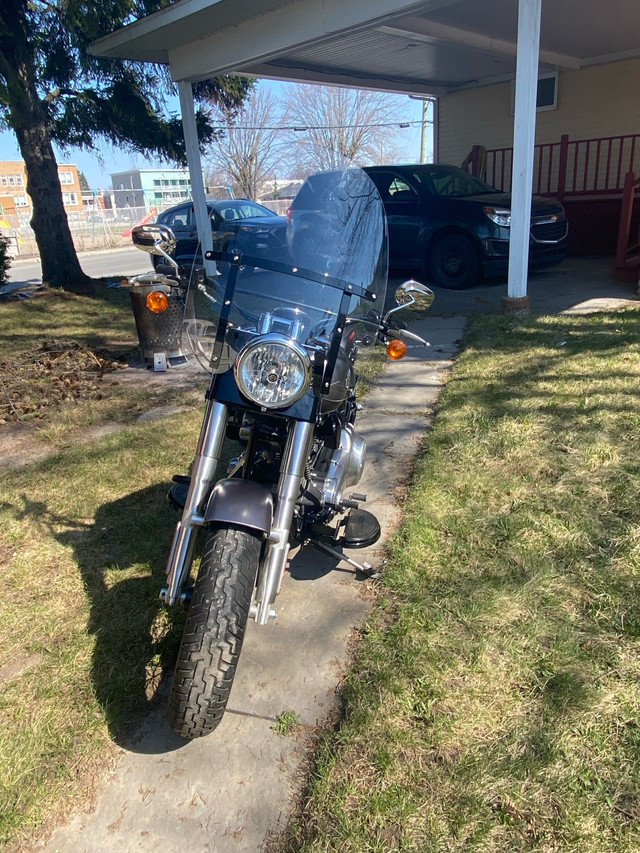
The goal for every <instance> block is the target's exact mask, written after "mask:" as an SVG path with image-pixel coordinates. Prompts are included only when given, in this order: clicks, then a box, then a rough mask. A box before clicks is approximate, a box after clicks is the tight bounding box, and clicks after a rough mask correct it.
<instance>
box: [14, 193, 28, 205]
mask: <svg viewBox="0 0 640 853" xmlns="http://www.w3.org/2000/svg"><path fill="white" fill-rule="evenodd" d="M13 201H14V203H15V206H16V207H29V202H28V201H27V197H26V195H15V196H14V197H13Z"/></svg>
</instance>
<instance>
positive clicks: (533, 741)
mask: <svg viewBox="0 0 640 853" xmlns="http://www.w3.org/2000/svg"><path fill="white" fill-rule="evenodd" d="M639 387H640V313H639V312H638V311H636V310H629V311H625V312H620V313H605V314H594V315H589V316H574V317H542V318H531V317H529V318H525V319H518V318H510V317H484V318H478V319H477V320H474V321H473V322H472V323H471V325H470V328H469V330H468V332H467V334H466V336H465V342H464V348H463V351H462V353H461V354H460V357H459V358H458V360H457V362H456V364H455V367H454V370H453V374H452V376H451V379H450V381H449V383H448V384H447V386H446V388H445V390H444V392H443V394H442V397H441V400H440V405H439V411H438V414H437V417H436V421H435V425H434V428H433V431H432V432H431V433H430V434H429V435H428V436H427V438H426V440H425V444H424V447H423V449H422V452H421V454H420V457H419V460H418V462H417V465H416V468H415V472H414V477H413V482H412V485H411V489H410V494H409V497H408V500H407V503H406V507H405V522H404V525H403V526H402V528H401V529H400V530H399V532H398V533H397V535H396V536H395V538H394V540H393V541H392V543H391V545H390V554H389V556H390V561H389V566H388V569H387V570H386V572H385V574H384V576H383V578H382V581H381V582H380V589H379V597H378V600H377V603H376V606H375V609H374V612H373V615H372V616H371V618H370V619H369V620H368V622H367V624H366V625H365V626H363V628H362V632H361V641H360V643H359V645H358V649H357V652H356V655H355V659H354V661H353V666H352V670H351V673H350V675H349V677H348V678H347V679H346V682H345V684H344V687H343V690H342V695H341V699H342V704H343V713H342V719H341V721H340V722H339V724H338V725H337V726H336V727H335V728H333V729H331V730H329V731H326V732H324V733H323V734H322V735H321V736H320V740H319V744H318V747H317V751H316V753H315V756H314V759H313V762H312V766H311V768H310V774H309V783H308V789H307V791H306V795H305V797H304V799H303V801H302V803H301V806H300V809H299V811H298V814H297V816H296V818H295V820H294V821H292V823H291V826H290V827H289V830H288V836H287V838H286V839H284V840H283V841H282V849H285V850H287V851H290V853H311V851H314V853H316V851H318V853H319V851H323V853H324V851H340V853H351V851H352V853H373V851H376V853H381V851H396V850H397V851H415V853H444V851H447V853H454V851H456V853H457V851H459V853H463V851H464V853H473V851H478V853H480V851H482V853H489V851H500V853H513V851H527V850H531V851H537V853H551V851H563V853H569V851H580V853H606V852H607V851H611V853H613V851H615V853H627V851H628V853H632V851H637V850H639V849H640V831H639V821H640V774H639V772H638V771H639V756H640V678H639V676H640V659H639V652H640V641H639V638H640V505H639V502H638V494H639V493H640V405H639V398H638V394H639V390H638V389H639Z"/></svg>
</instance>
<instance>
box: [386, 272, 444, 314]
mask: <svg viewBox="0 0 640 853" xmlns="http://www.w3.org/2000/svg"><path fill="white" fill-rule="evenodd" d="M394 298H395V300H396V302H397V305H396V307H395V308H392V309H391V310H390V311H388V312H387V314H386V316H387V317H389V316H390V315H391V314H393V313H394V312H396V311H400V309H401V308H408V307H409V306H410V305H416V306H417V307H418V308H419V309H420V310H421V311H426V310H427V309H428V308H430V307H431V305H432V304H433V300H434V299H435V294H434V292H433V290H431V288H430V287H427V286H426V285H425V284H420V282H419V281H414V280H413V279H409V280H408V281H404V282H403V283H402V284H401V285H400V287H399V288H398V289H397V290H396V292H395V294H394Z"/></svg>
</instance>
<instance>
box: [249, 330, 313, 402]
mask: <svg viewBox="0 0 640 853" xmlns="http://www.w3.org/2000/svg"><path fill="white" fill-rule="evenodd" d="M234 373H235V377H236V382H237V383H238V388H239V389H240V391H241V393H242V394H243V395H244V396H245V397H247V398H248V399H249V400H251V402H252V403H256V404H257V405H258V406H264V407H265V408H267V409H281V408H284V407H285V406H290V405H291V404H292V403H295V401H296V400H299V399H300V397H302V395H303V394H305V392H306V390H307V388H308V387H309V385H310V383H311V362H310V361H309V356H308V355H307V354H306V352H305V351H304V350H303V349H302V348H301V347H300V346H298V345H297V344H296V343H295V342H294V341H292V340H290V339H289V338H285V337H283V336H281V335H262V336H261V337H259V338H257V339H256V340H255V341H252V342H251V343H250V344H247V346H246V347H245V348H244V349H243V350H242V351H241V352H240V353H239V354H238V357H237V358H236V363H235V368H234Z"/></svg>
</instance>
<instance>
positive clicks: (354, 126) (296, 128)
mask: <svg viewBox="0 0 640 853" xmlns="http://www.w3.org/2000/svg"><path fill="white" fill-rule="evenodd" d="M421 124H422V121H421V120H420V119H415V120H413V121H402V122H397V121H393V122H382V123H380V124H306V125H302V126H300V125H274V126H273V127H271V126H255V127H251V126H245V125H237V124H219V125H214V129H215V130H293V131H295V132H302V131H305V130H356V129H361V128H369V127H399V128H403V129H404V128H407V127H411V126H412V125H421Z"/></svg>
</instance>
